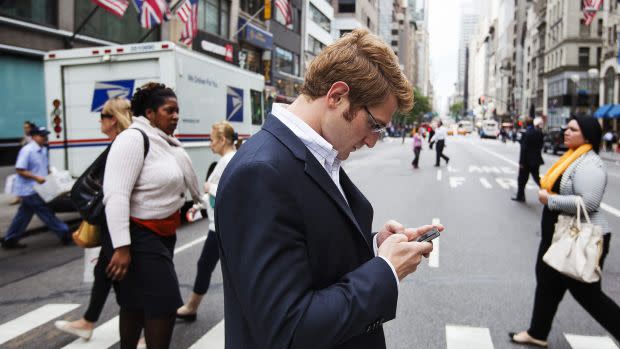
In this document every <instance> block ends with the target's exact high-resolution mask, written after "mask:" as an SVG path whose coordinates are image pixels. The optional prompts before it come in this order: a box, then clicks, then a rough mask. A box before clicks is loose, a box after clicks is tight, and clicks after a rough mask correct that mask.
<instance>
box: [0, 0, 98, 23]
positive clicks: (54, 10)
mask: <svg viewBox="0 0 620 349" xmlns="http://www.w3.org/2000/svg"><path fill="white" fill-rule="evenodd" d="M89 4H90V2H89ZM89 6H90V8H91V10H92V8H93V7H92V5H89ZM100 12H102V11H100ZM0 15H3V16H8V17H14V18H18V19H23V20H25V21H28V22H33V23H37V24H43V25H47V26H52V27H56V26H58V0H3V1H0Z"/></svg>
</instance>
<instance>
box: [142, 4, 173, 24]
mask: <svg viewBox="0 0 620 349" xmlns="http://www.w3.org/2000/svg"><path fill="white" fill-rule="evenodd" d="M133 4H134V5H135V6H136V10H137V11H138V18H139V19H140V24H141V25H142V27H143V28H146V29H150V28H152V27H154V26H156V25H159V24H161V22H163V21H165V20H168V19H170V17H171V14H170V8H169V7H168V3H167V2H166V1H165V0H133Z"/></svg>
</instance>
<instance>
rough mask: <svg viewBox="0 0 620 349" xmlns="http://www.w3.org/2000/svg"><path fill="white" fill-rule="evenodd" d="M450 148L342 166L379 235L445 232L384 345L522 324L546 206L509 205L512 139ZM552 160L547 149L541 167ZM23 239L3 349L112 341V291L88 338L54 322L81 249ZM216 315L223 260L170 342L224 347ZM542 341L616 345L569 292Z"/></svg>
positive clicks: (614, 277) (185, 270)
mask: <svg viewBox="0 0 620 349" xmlns="http://www.w3.org/2000/svg"><path fill="white" fill-rule="evenodd" d="M445 152H446V154H447V155H448V156H450V157H451V161H450V166H449V167H446V166H445V165H443V163H442V167H440V168H439V169H438V168H435V167H433V164H434V152H433V151H430V150H429V149H428V148H426V149H424V150H423V151H422V154H421V160H420V169H418V170H413V169H412V167H411V165H410V161H411V158H412V155H413V154H412V151H411V141H410V140H408V141H407V142H406V143H405V144H401V140H400V139H394V140H391V139H388V140H386V141H384V142H380V143H379V144H377V146H376V147H375V149H372V150H368V149H364V150H360V151H358V152H356V153H354V154H352V156H351V159H349V160H348V161H347V162H345V164H344V168H345V169H346V171H347V172H348V173H349V175H350V176H351V177H352V179H353V181H354V182H355V183H356V184H357V185H358V186H359V187H360V189H361V190H362V192H364V193H365V194H366V195H367V197H368V199H369V200H370V201H371V202H372V203H373V206H374V208H375V217H374V229H375V230H376V229H378V228H380V226H381V225H382V224H383V223H384V222H385V221H387V220H388V219H396V220H398V221H400V222H401V223H403V224H405V225H407V226H419V225H423V224H427V223H431V222H433V221H434V220H435V221H439V222H441V223H442V224H444V225H445V227H446V230H445V232H444V233H443V234H442V237H441V238H440V239H439V241H438V243H436V245H435V246H436V250H435V252H434V253H433V255H432V256H431V258H430V259H429V261H425V262H424V263H423V265H421V266H420V268H419V269H418V271H417V272H416V273H415V274H413V275H411V276H409V277H408V278H406V279H405V280H403V281H402V282H401V284H400V288H399V298H398V314H397V318H396V319H395V320H392V321H390V322H388V323H387V324H386V325H385V330H386V334H387V343H388V348H450V349H460V348H473V349H486V348H516V347H515V346H513V345H511V344H510V343H509V342H508V337H507V333H508V332H509V331H515V330H521V329H525V328H526V327H527V326H528V324H529V317H530V314H531V309H532V304H533V295H534V287H535V280H534V262H535V254H536V250H537V247H538V243H539V239H540V232H539V231H540V228H539V222H540V214H541V211H542V207H541V205H540V204H539V203H538V202H537V199H536V195H535V193H536V191H535V189H534V187H531V188H530V189H528V191H527V193H526V196H527V202H526V203H525V204H520V203H516V202H513V201H511V200H510V196H511V195H512V194H513V193H514V191H515V189H514V187H515V186H516V163H515V161H516V160H517V158H518V145H517V144H512V143H507V144H503V143H500V142H498V141H495V140H485V141H481V140H479V139H478V138H477V137H474V136H468V137H460V136H459V137H451V138H450V139H449V140H448V145H447V148H446V150H445ZM555 159H557V157H556V156H545V161H546V165H545V166H544V167H543V169H541V172H544V169H546V168H547V167H548V166H550V165H551V164H552V163H553V161H554V160H555ZM607 165H608V173H609V178H608V186H607V192H606V196H605V198H604V200H603V201H604V202H605V204H606V205H607V206H606V207H607V211H606V213H607V217H608V220H609V222H610V226H611V228H612V231H614V232H617V231H618V230H619V228H620V211H619V210H620V196H619V195H618V193H620V166H618V165H617V164H614V163H607ZM206 231H207V222H206V221H202V222H198V223H194V224H190V225H187V226H184V227H183V228H182V229H181V230H180V232H179V234H178V242H177V253H176V255H175V265H176V268H177V273H178V275H179V280H180V283H181V290H182V294H183V295H184V296H187V295H188V294H189V293H190V292H191V287H192V284H193V279H194V276H195V270H196V268H195V263H196V260H197V259H198V256H199V255H200V251H201V248H202V241H203V239H204V238H205V233H206ZM26 242H27V243H29V244H30V245H31V246H33V247H32V248H29V249H26V250H21V251H18V252H12V251H11V253H7V252H6V251H0V347H1V348H37V349H40V348H63V347H70V348H108V347H111V348H117V347H118V344H117V336H118V334H117V329H116V323H115V322H114V319H115V316H116V315H117V314H118V307H117V306H116V302H115V300H114V294H113V293H112V294H111V295H110V297H109V299H108V302H107V304H106V307H105V309H104V312H103V314H102V316H101V319H100V322H99V323H98V325H99V326H100V327H98V329H97V330H96V331H95V334H94V336H93V339H91V341H90V342H83V341H81V340H78V341H75V338H74V337H72V336H70V335H66V334H63V333H60V332H59V331H57V330H55V328H54V326H53V323H54V321H55V320H58V319H78V318H79V317H81V315H82V314H83V312H84V311H85V308H86V305H87V304H88V299H89V294H90V284H87V283H84V282H83V277H84V257H83V250H81V249H80V248H78V247H59V246H58V245H57V242H56V241H55V240H54V237H53V236H52V235H51V234H39V235H36V236H33V237H29V238H28V241H26ZM619 251H620V238H616V237H615V236H614V237H612V240H611V253H610V254H609V256H608V258H607V261H606V267H605V271H604V273H603V280H604V281H603V288H604V290H605V291H606V292H607V293H608V295H610V296H611V297H612V298H613V299H614V300H616V301H618V302H620V277H619V276H620V252H619ZM429 262H430V263H429ZM429 264H430V265H429ZM54 304H59V305H54ZM223 310H224V309H223V292H222V279H221V273H220V270H219V267H218V268H217V269H216V272H215V274H214V276H213V278H212V284H211V288H210V289H209V292H208V294H207V296H206V297H205V301H204V302H203V304H202V306H201V309H200V312H199V317H198V320H197V321H196V322H195V323H193V324H186V323H178V325H177V327H176V328H175V333H174V338H173V345H172V348H179V349H185V348H223V345H222V344H221V340H222V335H223V331H222V320H223ZM572 335H578V336H585V337H572ZM569 340H570V341H571V342H569ZM579 340H583V341H584V343H582V346H580V344H579V343H578V342H579ZM549 341H550V347H551V348H572V349H576V348H584V349H585V348H588V349H597V348H600V349H607V348H610V349H611V348H618V346H617V345H618V344H614V342H613V341H612V340H611V339H610V338H609V335H608V334H607V333H606V332H605V330H603V329H602V328H601V327H600V326H599V325H598V324H597V323H596V322H595V321H594V320H592V318H590V316H589V315H588V314H587V313H586V312H585V311H584V310H583V309H582V308H581V307H580V306H579V305H578V304H577V303H576V302H575V301H574V300H573V299H572V297H571V296H570V294H567V295H566V296H565V298H564V300H563V301H562V303H561V305H560V308H559V311H558V314H557V316H556V319H555V321H554V324H553V330H552V332H551V335H550V338H549ZM605 343H607V344H605ZM605 345H607V346H605ZM609 345H611V346H609Z"/></svg>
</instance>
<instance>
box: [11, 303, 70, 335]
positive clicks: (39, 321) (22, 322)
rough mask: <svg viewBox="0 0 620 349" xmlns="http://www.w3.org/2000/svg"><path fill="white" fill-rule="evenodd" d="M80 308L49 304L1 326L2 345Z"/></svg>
mask: <svg viewBox="0 0 620 349" xmlns="http://www.w3.org/2000/svg"><path fill="white" fill-rule="evenodd" d="M79 306H80V305H79V304H47V305H44V306H42V307H40V308H37V309H35V310H33V311H31V312H29V313H26V314H24V315H22V316H20V317H18V318H17V319H15V320H11V321H9V322H7V323H4V324H2V325H1V326H0V344H4V343H6V342H8V341H10V340H12V339H13V338H16V337H19V336H21V335H22V334H24V333H26V332H28V331H30V330H32V329H34V328H36V327H39V326H41V325H43V324H44V323H46V322H48V321H50V320H52V319H55V318H57V317H59V316H61V315H63V314H66V313H68V312H70V311H71V310H73V309H75V308H77V307H79Z"/></svg>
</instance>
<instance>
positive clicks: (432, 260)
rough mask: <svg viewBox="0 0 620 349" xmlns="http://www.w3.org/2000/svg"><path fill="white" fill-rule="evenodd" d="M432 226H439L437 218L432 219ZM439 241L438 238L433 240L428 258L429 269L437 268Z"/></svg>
mask: <svg viewBox="0 0 620 349" xmlns="http://www.w3.org/2000/svg"><path fill="white" fill-rule="evenodd" d="M432 224H440V222H439V218H433V220H432ZM439 239H440V238H435V240H433V251H432V252H431V254H430V255H429V256H428V266H429V267H431V268H438V267H439Z"/></svg>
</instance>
